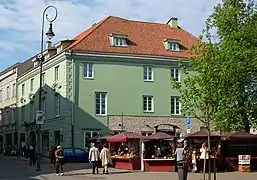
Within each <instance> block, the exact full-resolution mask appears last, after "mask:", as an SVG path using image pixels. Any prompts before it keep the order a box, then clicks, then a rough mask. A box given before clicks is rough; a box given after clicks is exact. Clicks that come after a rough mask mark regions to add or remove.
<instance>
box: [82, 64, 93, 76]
mask: <svg viewBox="0 0 257 180" xmlns="http://www.w3.org/2000/svg"><path fill="white" fill-rule="evenodd" d="M82 64H83V78H86V79H94V64H93V63H89V62H83V63H82Z"/></svg>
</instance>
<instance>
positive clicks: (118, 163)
mask: <svg viewBox="0 0 257 180" xmlns="http://www.w3.org/2000/svg"><path fill="white" fill-rule="evenodd" d="M111 158H112V163H113V165H114V167H115V168H116V169H126V170H140V168H141V164H140V163H141V162H140V158H139V157H134V158H127V157H114V156H112V157H111Z"/></svg>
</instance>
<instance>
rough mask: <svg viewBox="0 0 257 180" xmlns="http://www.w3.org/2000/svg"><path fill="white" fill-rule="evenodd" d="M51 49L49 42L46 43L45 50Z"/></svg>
mask: <svg viewBox="0 0 257 180" xmlns="http://www.w3.org/2000/svg"><path fill="white" fill-rule="evenodd" d="M51 47H52V43H51V41H46V49H50V48H51Z"/></svg>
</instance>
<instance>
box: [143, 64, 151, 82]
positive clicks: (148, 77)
mask: <svg viewBox="0 0 257 180" xmlns="http://www.w3.org/2000/svg"><path fill="white" fill-rule="evenodd" d="M144 81H153V67H151V66H144Z"/></svg>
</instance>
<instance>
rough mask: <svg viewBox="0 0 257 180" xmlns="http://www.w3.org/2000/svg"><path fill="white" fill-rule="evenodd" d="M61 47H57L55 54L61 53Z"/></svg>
mask: <svg viewBox="0 0 257 180" xmlns="http://www.w3.org/2000/svg"><path fill="white" fill-rule="evenodd" d="M62 49H63V48H62V46H59V47H58V48H57V54H59V53H60V52H61V51H62Z"/></svg>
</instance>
